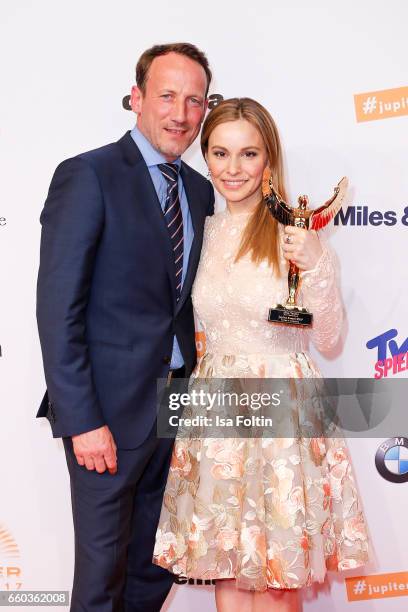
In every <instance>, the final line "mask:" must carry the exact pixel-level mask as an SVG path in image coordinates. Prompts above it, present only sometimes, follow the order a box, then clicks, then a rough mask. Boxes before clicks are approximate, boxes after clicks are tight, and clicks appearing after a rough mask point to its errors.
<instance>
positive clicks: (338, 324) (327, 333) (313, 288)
mask: <svg viewBox="0 0 408 612" xmlns="http://www.w3.org/2000/svg"><path fill="white" fill-rule="evenodd" d="M322 247H323V253H322V255H321V257H320V259H319V261H318V262H317V264H316V266H315V268H313V270H307V271H306V272H302V273H301V279H302V281H301V296H302V303H303V305H304V306H305V307H306V308H307V309H308V310H310V312H312V313H313V327H312V329H311V333H310V339H311V341H312V342H313V344H314V345H315V347H316V348H317V349H318V350H319V351H321V352H326V351H329V350H330V349H332V348H333V347H334V346H335V345H336V344H337V341H338V339H339V336H340V333H341V329H342V324H343V304H342V300H341V295H340V290H339V283H338V270H337V265H336V259H335V256H334V254H333V253H332V252H331V251H330V249H329V248H328V246H327V244H325V243H322Z"/></svg>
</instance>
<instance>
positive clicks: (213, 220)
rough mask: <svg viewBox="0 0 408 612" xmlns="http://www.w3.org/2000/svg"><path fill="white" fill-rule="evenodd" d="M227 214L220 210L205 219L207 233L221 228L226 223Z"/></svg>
mask: <svg viewBox="0 0 408 612" xmlns="http://www.w3.org/2000/svg"><path fill="white" fill-rule="evenodd" d="M226 217H227V212H226V211H225V210H219V211H217V212H215V213H214V214H213V215H211V216H208V217H206V219H205V226H204V228H205V231H211V230H214V229H215V228H217V227H221V226H222V225H223V224H224V223H225V219H226Z"/></svg>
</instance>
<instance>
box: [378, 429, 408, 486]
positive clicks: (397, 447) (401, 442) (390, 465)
mask: <svg viewBox="0 0 408 612" xmlns="http://www.w3.org/2000/svg"><path fill="white" fill-rule="evenodd" d="M375 466H376V468H377V470H378V473H379V474H380V476H382V477H383V478H385V480H388V481H389V482H408V438H389V439H388V440H386V441H385V442H383V443H382V444H381V446H379V447H378V449H377V452H376V454H375Z"/></svg>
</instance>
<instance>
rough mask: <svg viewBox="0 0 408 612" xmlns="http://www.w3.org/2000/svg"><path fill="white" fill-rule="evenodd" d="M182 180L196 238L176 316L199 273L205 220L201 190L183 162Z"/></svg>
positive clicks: (192, 246)
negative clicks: (196, 274) (197, 272)
mask: <svg viewBox="0 0 408 612" xmlns="http://www.w3.org/2000/svg"><path fill="white" fill-rule="evenodd" d="M181 178H182V180H183V185H184V189H185V192H186V196H187V201H188V207H189V209H190V215H191V222H192V225H193V230H194V238H193V243H192V245H191V250H190V257H189V260H188V267H187V273H186V277H185V279H184V283H183V288H182V291H181V295H180V299H179V301H178V303H177V306H176V314H177V313H178V312H179V310H180V309H181V307H182V306H183V304H184V302H185V301H186V298H187V297H188V295H189V294H190V291H191V287H192V284H193V280H194V277H195V273H196V271H197V266H198V261H199V258H200V252H201V244H202V240H203V229H204V220H205V217H204V218H203V211H202V206H201V203H200V191H199V189H197V188H194V179H193V175H192V172H191V170H190V169H189V167H188V166H187V165H186V164H184V163H183V162H182V164H181ZM203 210H204V209H203Z"/></svg>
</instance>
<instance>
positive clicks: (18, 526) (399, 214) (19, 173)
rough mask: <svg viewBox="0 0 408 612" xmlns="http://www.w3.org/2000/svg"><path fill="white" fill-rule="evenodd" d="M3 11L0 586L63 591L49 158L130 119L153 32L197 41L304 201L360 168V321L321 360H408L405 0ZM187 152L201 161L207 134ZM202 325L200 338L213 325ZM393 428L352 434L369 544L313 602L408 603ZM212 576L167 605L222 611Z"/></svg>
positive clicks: (347, 268) (13, 6)
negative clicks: (277, 143) (369, 557)
mask: <svg viewBox="0 0 408 612" xmlns="http://www.w3.org/2000/svg"><path fill="white" fill-rule="evenodd" d="M2 14H3V19H2V26H1V29H2V31H1V35H0V52H1V56H2V57H3V58H5V60H6V61H5V62H4V64H3V70H2V87H3V92H4V94H3V96H2V100H1V106H0V108H1V113H0V122H1V125H0V143H1V145H0V162H1V176H2V179H1V184H0V190H1V197H0V304H1V306H0V308H1V310H0V345H1V357H0V405H1V408H2V418H1V426H0V449H1V450H0V453H1V456H0V475H1V478H0V482H1V486H2V491H1V506H0V525H1V534H0V568H1V569H0V589H2V588H3V589H4V588H9V589H11V588H18V587H20V588H24V589H36V590H40V589H43V590H44V589H53V590H58V589H62V590H67V589H69V588H70V586H71V580H72V570H73V532H72V520H71V512H70V495H69V483H68V475H67V470H66V466H65V459H64V453H63V448H62V445H61V443H60V441H56V440H53V439H52V438H51V435H50V430H49V426H48V424H47V423H46V422H45V421H44V422H39V421H35V419H34V414H35V411H36V409H37V406H38V404H39V401H40V399H41V397H42V394H43V392H44V380H43V373H42V365H41V356H40V350H39V342H38V339H37V332H36V324H35V314H34V313H35V282H36V272H37V266H38V253H39V237H40V225H39V222H38V217H39V214H40V211H41V208H42V206H43V202H44V199H45V196H46V193H47V189H48V185H49V182H50V179H51V175H52V173H53V171H54V168H55V167H56V165H57V164H58V163H59V162H60V161H61V160H62V159H64V158H67V157H69V156H71V155H74V154H76V153H78V152H80V151H84V150H87V149H91V148H94V147H97V146H99V145H102V144H105V143H107V142H109V141H110V140H116V139H118V138H119V137H120V136H121V134H122V133H123V132H124V131H125V130H127V129H129V128H130V127H132V125H133V122H134V117H133V115H132V113H131V112H129V111H128V110H126V95H128V94H129V92H130V87H131V85H132V83H133V78H134V65H135V62H136V59H137V57H138V55H139V54H140V52H141V51H143V50H144V49H145V48H146V47H148V46H150V45H151V44H153V43H155V42H164V41H171V40H184V39H187V40H190V41H192V42H194V43H196V44H197V45H199V46H200V47H202V48H203V49H205V50H206V51H207V53H208V56H209V59H210V61H211V63H212V67H213V69H214V73H215V80H214V82H213V84H212V87H211V93H212V94H213V95H214V96H215V97H214V98H213V100H214V103H216V101H217V99H218V98H217V97H216V96H224V97H230V96H244V95H247V96H251V97H253V98H256V99H257V100H259V101H260V102H262V103H263V104H264V105H265V106H266V107H267V108H268V109H269V110H270V111H271V113H272V115H273V116H274V118H275V119H276V121H277V124H278V126H279V129H280V133H281V136H282V141H283V144H284V148H285V156H286V167H287V177H288V184H289V192H290V195H291V198H292V201H294V200H295V198H296V197H297V196H298V195H299V194H300V193H307V194H308V195H309V196H310V200H311V204H312V206H317V205H319V204H321V203H322V202H323V201H325V200H326V199H327V198H328V197H329V196H330V194H331V193H332V189H333V187H334V185H335V184H337V182H338V180H339V179H340V178H341V177H342V176H343V175H347V176H348V177H349V179H350V183H351V187H350V191H349V195H348V200H347V206H348V207H350V208H349V209H347V207H346V208H345V209H344V211H343V215H342V217H341V219H339V221H338V223H337V225H334V224H333V225H332V226H331V227H330V228H329V230H327V231H326V234H327V236H328V237H329V240H330V242H331V244H332V245H333V246H334V248H335V249H336V251H337V253H338V257H339V260H340V264H341V279H342V289H343V296H344V302H345V308H346V311H347V333H345V338H344V346H343V347H342V348H341V349H340V350H338V351H337V352H336V353H335V354H333V355H331V356H330V358H327V359H326V358H322V357H320V356H318V355H316V359H317V360H318V362H319V364H320V366H321V368H322V371H323V373H324V374H325V375H327V376H333V377H335V376H350V377H357V376H367V377H373V376H374V375H375V373H376V372H377V373H378V372H380V373H382V375H385V374H384V372H385V370H386V371H387V375H388V376H389V377H391V376H392V377H406V376H407V371H406V368H405V367H403V366H404V365H405V364H406V358H405V357H404V358H403V357H401V358H400V359H395V356H396V355H398V354H402V355H405V354H406V352H407V343H406V338H407V336H408V325H407V321H406V286H407V280H408V279H407V265H406V256H405V248H404V245H405V244H406V235H407V227H406V226H407V217H406V213H407V212H408V211H407V206H408V178H407V177H408V175H407V172H406V143H407V141H408V139H407V136H408V133H407V132H408V130H407V127H408V118H407V117H406V114H407V109H408V100H407V91H408V88H407V81H406V79H407V73H406V61H405V58H406V28H405V24H406V22H407V18H408V6H407V4H406V3H405V2H404V1H403V0H396V1H395V2H393V4H392V10H389V7H388V8H387V7H386V6H385V5H384V3H383V2H382V1H379V0H370V1H369V0H362V1H361V2H358V3H355V2H352V1H351V0H344V1H343V2H342V3H337V4H333V3H329V4H328V3H327V2H324V0H316V1H315V2H313V3H307V4H305V3H304V2H302V1H301V0H296V1H295V2H291V3H283V2H278V1H273V2H271V3H268V4H265V3H264V2H261V1H259V0H258V1H257V0H255V1H254V2H251V3H244V2H237V3H224V4H223V3H219V2H215V1H214V0H209V1H208V2H207V3H205V4H202V5H200V6H194V5H192V4H191V3H190V2H187V0H180V1H179V2H177V3H173V4H169V3H168V2H164V0H156V2H154V3H150V4H149V3H146V5H145V6H143V4H141V3H138V4H135V3H134V2H132V1H130V0H124V1H123V2H122V3H120V4H119V5H114V4H113V3H107V2H97V1H96V0H88V2H86V3H83V2H80V1H79V0H72V2H70V3H69V4H67V3H61V2H52V1H51V0H44V1H43V2H41V3H40V4H38V3H35V4H33V3H31V2H29V1H28V0H22V1H21V2H18V3H13V2H6V3H4V6H3V7H2ZM362 92H365V93H362ZM122 100H124V104H122ZM385 118H387V119H388V118H390V119H391V120H390V121H381V119H385ZM374 119H375V121H374ZM186 161H188V162H189V163H190V164H192V165H193V166H194V167H196V168H197V169H198V170H200V171H202V172H203V173H206V168H205V165H204V163H203V160H202V158H201V154H200V151H199V147H198V144H197V143H196V144H195V145H194V146H193V147H192V149H191V150H190V151H189V152H188V153H187V155H186ZM218 206H219V207H222V206H223V202H221V201H218ZM389 330H392V333H389ZM378 338H381V339H380V340H375V339H378ZM373 339H374V340H373ZM199 341H200V349H202V348H203V346H204V342H205V339H204V337H203V336H202V335H201V336H200V337H199ZM387 359H388V361H386V360H387ZM378 362H381V363H378ZM394 435H395V436H398V437H402V436H406V435H407V432H406V431H398V432H395V434H394ZM384 442H385V440H383V439H353V440H350V443H349V447H350V450H351V454H352V457H353V461H354V465H355V469H356V472H357V477H358V482H359V487H360V490H361V494H362V497H363V501H364V506H365V511H366V514H367V518H368V522H369V526H370V531H371V536H372V542H373V561H372V563H371V565H369V566H368V567H367V568H364V571H363V572H362V571H361V570H360V571H359V572H354V575H355V576H356V581H357V582H348V583H347V588H346V583H345V580H344V576H342V577H332V578H331V579H330V583H329V585H325V586H323V587H321V588H319V589H317V590H309V591H308V592H307V593H305V604H304V607H305V610H314V611H316V612H323V611H326V610H327V609H328V608H329V607H330V609H333V610H336V611H337V610H348V609H350V610H352V609H354V607H357V606H358V608H359V610H362V611H367V612H373V611H375V612H377V610H378V611H379V612H389V611H391V610H402V609H404V606H405V605H406V603H405V602H406V600H405V597H404V596H406V593H407V591H406V582H407V580H406V572H407V570H408V552H407V550H406V546H405V545H404V543H405V542H406V539H407V537H408V527H407V526H406V511H405V510H404V508H405V505H406V504H405V503H403V501H404V502H405V497H406V486H407V484H404V483H402V484H397V483H393V482H390V481H388V480H386V479H384V478H382V477H381V476H380V474H379V473H378V472H377V469H376V466H375V455H376V452H377V449H378V447H379V446H380V445H381V444H382V443H384ZM403 496H404V498H403ZM379 500H381V501H380V503H379ZM361 574H364V576H368V578H365V577H364V576H363V577H361ZM349 576H351V577H353V572H351V573H349ZM373 576H379V577H378V578H373ZM396 576H398V580H397V578H396ZM394 582H395V583H396V584H397V586H395V585H394ZM355 584H357V585H358V586H357V587H355ZM400 584H401V585H402V586H399V585H400ZM22 585H23V586H22ZM378 585H382V586H381V587H380V589H379V590H378V588H377V586H378ZM353 589H354V590H353ZM211 591H212V586H206V585H189V584H179V585H177V586H175V588H174V590H173V593H172V595H171V597H170V599H169V603H168V604H167V609H168V610H170V611H171V612H188V611H189V610H192V609H194V610H197V611H200V612H204V611H207V610H212V609H214V607H213V600H212V593H211ZM368 597H369V598H370V601H366V599H367V598H368ZM357 600H359V602H360V603H359V604H356V603H355V601H357ZM25 609H27V608H25Z"/></svg>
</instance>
